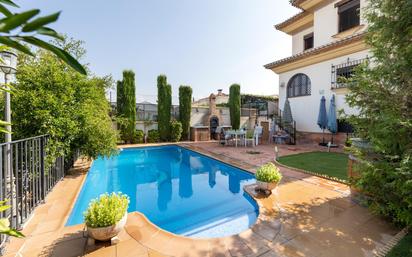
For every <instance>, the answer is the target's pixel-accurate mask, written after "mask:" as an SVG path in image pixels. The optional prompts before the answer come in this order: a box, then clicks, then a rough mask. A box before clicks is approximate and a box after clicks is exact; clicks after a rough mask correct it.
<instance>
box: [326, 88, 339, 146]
mask: <svg viewBox="0 0 412 257" xmlns="http://www.w3.org/2000/svg"><path fill="white" fill-rule="evenodd" d="M328 130H329V131H330V133H332V144H333V134H335V133H336V132H338V122H337V119H336V103H335V95H332V98H331V99H330V106H329V114H328Z"/></svg>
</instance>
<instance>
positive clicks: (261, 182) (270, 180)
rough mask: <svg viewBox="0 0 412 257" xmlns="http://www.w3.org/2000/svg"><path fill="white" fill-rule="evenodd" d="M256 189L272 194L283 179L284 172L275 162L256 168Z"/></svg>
mask: <svg viewBox="0 0 412 257" xmlns="http://www.w3.org/2000/svg"><path fill="white" fill-rule="evenodd" d="M255 177H256V189H257V190H260V191H264V192H265V193H266V194H270V193H271V192H272V190H273V189H275V188H276V186H277V185H278V183H279V181H280V180H281V179H282V174H281V173H280V170H279V168H278V167H276V166H275V164H273V163H271V162H270V163H267V164H265V165H262V166H261V167H259V168H258V169H257V170H256V174H255Z"/></svg>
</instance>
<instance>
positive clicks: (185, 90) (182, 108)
mask: <svg viewBox="0 0 412 257" xmlns="http://www.w3.org/2000/svg"><path fill="white" fill-rule="evenodd" d="M191 112H192V88H191V87H190V86H180V87H179V121H180V123H182V129H183V130H182V139H183V140H188V139H189V129H190V116H191Z"/></svg>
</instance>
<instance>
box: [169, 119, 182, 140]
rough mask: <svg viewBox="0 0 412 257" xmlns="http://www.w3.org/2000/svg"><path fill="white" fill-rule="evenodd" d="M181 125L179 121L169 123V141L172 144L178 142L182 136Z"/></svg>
mask: <svg viewBox="0 0 412 257" xmlns="http://www.w3.org/2000/svg"><path fill="white" fill-rule="evenodd" d="M182 130H183V129H182V123H180V122H179V121H175V120H174V121H172V122H170V139H171V140H172V142H179V140H180V138H181V136H182Z"/></svg>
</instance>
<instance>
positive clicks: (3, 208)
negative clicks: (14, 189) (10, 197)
mask: <svg viewBox="0 0 412 257" xmlns="http://www.w3.org/2000/svg"><path fill="white" fill-rule="evenodd" d="M10 207H11V206H10V205H3V206H0V212H3V211H5V210H8V209H10Z"/></svg>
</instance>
